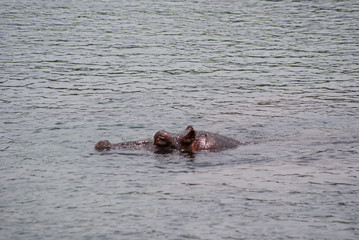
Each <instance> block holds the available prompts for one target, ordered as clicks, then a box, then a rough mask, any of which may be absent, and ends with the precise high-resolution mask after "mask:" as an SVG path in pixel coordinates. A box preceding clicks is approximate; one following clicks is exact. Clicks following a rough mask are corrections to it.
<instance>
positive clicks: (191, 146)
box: [95, 126, 243, 154]
mask: <svg viewBox="0 0 359 240" xmlns="http://www.w3.org/2000/svg"><path fill="white" fill-rule="evenodd" d="M241 144H243V143H242V142H239V141H237V140H235V139H232V138H229V137H225V136H222V135H220V134H217V133H212V132H206V131H195V130H194V129H193V127H192V126H188V127H187V128H186V130H185V131H184V132H183V133H180V134H172V133H169V132H167V131H165V130H160V131H158V132H156V134H155V135H154V138H153V140H151V139H147V140H141V141H131V142H122V143H117V144H112V143H110V142H109V141H107V140H103V141H100V142H98V143H97V144H96V146H95V149H96V150H97V151H109V150H118V149H132V150H149V151H153V152H155V153H171V152H173V151H179V152H183V153H191V154H192V153H196V152H201V151H209V152H215V151H221V150H225V149H229V148H236V147H238V146H239V145H241Z"/></svg>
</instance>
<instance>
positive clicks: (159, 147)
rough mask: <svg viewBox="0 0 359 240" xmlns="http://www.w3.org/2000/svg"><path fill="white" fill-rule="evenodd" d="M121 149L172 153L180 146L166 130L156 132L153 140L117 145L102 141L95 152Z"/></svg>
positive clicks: (96, 146)
mask: <svg viewBox="0 0 359 240" xmlns="http://www.w3.org/2000/svg"><path fill="white" fill-rule="evenodd" d="M119 149H130V150H148V151H153V152H155V153H170V152H172V151H173V150H175V149H178V146H177V141H176V140H175V137H174V135H173V134H171V133H169V132H166V131H164V130H161V131H158V132H156V134H155V136H154V138H153V140H151V139H146V140H140V141H130V142H122V143H116V144H112V143H110V142H109V141H108V140H102V141H99V142H98V143H96V145H95V150H97V151H99V152H102V151H110V150H119Z"/></svg>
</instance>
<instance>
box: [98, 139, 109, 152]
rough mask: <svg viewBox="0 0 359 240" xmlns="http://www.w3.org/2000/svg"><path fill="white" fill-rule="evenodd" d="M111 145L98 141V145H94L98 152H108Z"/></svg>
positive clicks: (104, 141)
mask: <svg viewBox="0 0 359 240" xmlns="http://www.w3.org/2000/svg"><path fill="white" fill-rule="evenodd" d="M111 145H112V144H111V143H110V142H109V141H107V140H103V141H99V142H98V143H96V145H95V149H96V150H97V151H100V152H102V151H109V150H111Z"/></svg>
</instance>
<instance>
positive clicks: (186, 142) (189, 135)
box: [178, 126, 196, 153]
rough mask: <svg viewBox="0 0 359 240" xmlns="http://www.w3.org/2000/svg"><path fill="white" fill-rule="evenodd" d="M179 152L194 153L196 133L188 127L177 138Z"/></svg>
mask: <svg viewBox="0 0 359 240" xmlns="http://www.w3.org/2000/svg"><path fill="white" fill-rule="evenodd" d="M178 144H179V148H180V151H181V152H187V153H193V152H195V151H196V131H195V130H194V129H193V127H192V126H188V127H187V128H186V130H185V132H184V133H183V134H181V135H180V136H179V137H178Z"/></svg>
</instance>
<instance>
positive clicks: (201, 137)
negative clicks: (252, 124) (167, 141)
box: [177, 126, 242, 153]
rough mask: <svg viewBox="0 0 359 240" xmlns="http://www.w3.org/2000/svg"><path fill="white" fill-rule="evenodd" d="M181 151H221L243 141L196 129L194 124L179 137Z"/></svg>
mask: <svg viewBox="0 0 359 240" xmlns="http://www.w3.org/2000/svg"><path fill="white" fill-rule="evenodd" d="M177 142H178V145H179V150H180V151H181V152H188V153H194V152H200V151H221V150H224V149H229V148H236V147H238V146H239V145H240V144H242V143H241V142H239V141H237V140H235V139H233V138H229V137H226V136H222V135H220V134H217V133H212V132H206V131H195V130H194V129H193V127H192V126H188V127H187V129H186V131H185V132H184V133H183V134H181V135H180V136H179V137H178V139H177Z"/></svg>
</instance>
